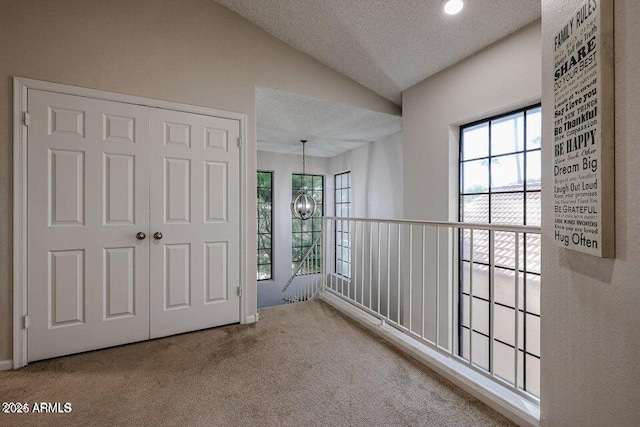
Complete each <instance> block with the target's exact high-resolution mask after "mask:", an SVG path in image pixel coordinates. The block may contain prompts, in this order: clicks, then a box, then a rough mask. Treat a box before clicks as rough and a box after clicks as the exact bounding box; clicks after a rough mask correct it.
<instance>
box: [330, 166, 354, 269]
mask: <svg viewBox="0 0 640 427" xmlns="http://www.w3.org/2000/svg"><path fill="white" fill-rule="evenodd" d="M345 178H346V186H345V185H344V184H345ZM333 180H334V210H335V216H336V217H342V213H343V210H344V209H343V208H344V207H346V208H347V216H345V217H344V218H349V217H350V216H351V171H347V172H342V173H339V174H336V175H334V177H333ZM338 182H340V184H338ZM344 191H346V192H347V201H346V202H345V201H343V200H342V199H343V198H342V195H343V193H344ZM338 223H340V230H338ZM345 229H346V230H345ZM340 234H342V236H341V238H340V237H339V235H340ZM345 235H346V240H347V243H346V245H345V244H344V240H345ZM345 250H346V251H350V250H351V232H350V230H349V222H348V221H347V222H344V221H336V231H335V250H334V254H335V259H334V261H335V273H336V274H337V275H339V276H342V277H344V278H346V279H351V259H350V258H349V259H344V257H343V256H342V254H343V253H344V251H345ZM345 264H346V265H347V271H346V272H345V271H344V265H345ZM338 265H340V266H341V268H340V269H338ZM345 273H346V274H345Z"/></svg>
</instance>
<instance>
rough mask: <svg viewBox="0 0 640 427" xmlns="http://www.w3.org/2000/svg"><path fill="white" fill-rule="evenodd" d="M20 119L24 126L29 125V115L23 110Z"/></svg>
mask: <svg viewBox="0 0 640 427" xmlns="http://www.w3.org/2000/svg"><path fill="white" fill-rule="evenodd" d="M22 121H23V122H24V125H25V126H27V127H29V126H31V115H30V114H29V113H27V112H26V111H25V112H24V113H23V114H22Z"/></svg>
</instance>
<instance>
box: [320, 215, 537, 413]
mask: <svg viewBox="0 0 640 427" xmlns="http://www.w3.org/2000/svg"><path fill="white" fill-rule="evenodd" d="M323 231H324V236H325V245H324V246H325V249H324V252H325V257H324V262H323V279H324V282H323V285H322V291H326V292H328V293H331V294H333V295H335V296H338V297H340V298H342V299H343V300H346V301H348V302H349V303H351V304H352V305H354V306H356V307H358V308H360V309H361V310H363V311H365V312H367V313H369V314H371V315H373V316H375V317H377V318H379V319H380V320H381V322H382V324H383V325H385V324H388V325H389V326H392V327H394V328H396V329H398V330H400V331H402V332H403V333H405V334H406V335H408V336H409V337H411V338H413V339H415V340H417V341H419V342H421V343H423V344H425V345H427V346H429V347H430V348H432V349H434V350H436V351H438V352H441V353H443V354H445V355H447V356H448V357H452V358H454V359H455V360H458V361H459V362H461V363H463V364H465V365H466V366H468V367H471V368H472V369H474V370H476V371H477V372H480V373H481V374H483V375H485V376H486V377H488V378H490V379H491V380H493V381H495V382H496V383H499V384H501V385H503V386H505V387H506V388H508V389H510V390H511V391H513V392H516V393H517V394H519V395H521V396H523V397H525V398H526V399H528V400H529V401H531V402H532V403H534V404H538V403H539V398H538V396H539V390H540V377H539V366H540V343H539V341H540V340H539V330H540V329H539V324H540V311H539V295H540V233H541V230H540V228H539V227H531V226H512V225H495V224H469V223H458V222H438V221H408V220H384V219H371V218H337V217H325V218H324V224H323ZM336 241H337V242H339V243H338V244H336ZM336 248H338V250H340V253H339V254H338V256H336V255H337V254H336ZM345 248H346V249H345ZM345 253H346V255H345ZM345 272H346V273H345ZM516 349H517V350H516Z"/></svg>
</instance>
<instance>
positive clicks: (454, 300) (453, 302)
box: [449, 228, 460, 354]
mask: <svg viewBox="0 0 640 427" xmlns="http://www.w3.org/2000/svg"><path fill="white" fill-rule="evenodd" d="M455 230H456V229H454V228H451V240H449V241H450V242H451V268H452V271H455V272H456V274H454V280H453V285H452V286H449V289H450V292H451V295H450V296H449V303H450V306H449V324H450V327H451V338H450V340H451V341H449V350H450V352H451V354H453V353H455V352H456V347H459V346H456V345H455V342H456V331H457V330H458V328H459V325H458V322H457V321H456V319H457V318H458V316H456V315H455V314H456V313H457V310H456V307H459V305H458V298H459V295H460V294H459V293H458V286H459V274H460V272H459V270H458V268H457V264H458V263H459V262H460V260H458V257H457V256H456V248H457V247H458V248H459V245H460V241H459V240H458V239H456V232H455ZM459 232H460V230H459V229H458V236H459V235H460V233H459ZM458 336H459V335H458Z"/></svg>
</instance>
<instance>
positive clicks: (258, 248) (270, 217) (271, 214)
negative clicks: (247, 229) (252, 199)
mask: <svg viewBox="0 0 640 427" xmlns="http://www.w3.org/2000/svg"><path fill="white" fill-rule="evenodd" d="M261 173H263V174H269V175H270V177H271V179H270V181H269V182H270V183H271V185H270V188H269V190H270V200H271V202H270V203H269V204H270V205H271V209H270V215H269V222H270V224H271V227H270V229H271V233H261V232H260V226H259V224H260V214H259V210H260V205H261V203H260V198H259V197H256V208H257V209H256V223H257V224H256V237H257V243H256V269H257V271H256V280H257V281H258V282H263V281H266V280H274V274H273V264H274V260H273V246H274V245H273V236H274V232H273V227H274V223H273V187H274V185H273V178H274V172H273V171H262V170H259V171H257V172H256V193H257V192H259V191H260V189H263V188H265V187H260V186H259V180H258V179H257V174H261ZM263 204H264V203H263ZM261 235H270V238H271V239H270V240H271V245H270V247H269V263H268V264H267V263H260V256H259V253H260V252H259V251H260V250H265V249H264V248H263V249H260V236H261ZM262 265H269V266H270V268H269V277H268V278H263V279H261V278H259V274H260V266H262Z"/></svg>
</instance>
